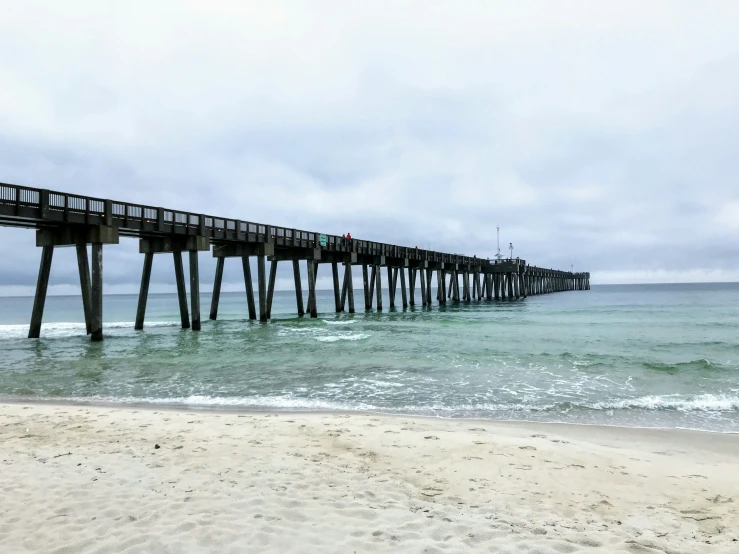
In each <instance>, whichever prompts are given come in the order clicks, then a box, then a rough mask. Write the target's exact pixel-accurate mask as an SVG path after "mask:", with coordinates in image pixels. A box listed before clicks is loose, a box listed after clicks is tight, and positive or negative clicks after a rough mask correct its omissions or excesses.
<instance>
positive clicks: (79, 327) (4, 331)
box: [0, 321, 180, 340]
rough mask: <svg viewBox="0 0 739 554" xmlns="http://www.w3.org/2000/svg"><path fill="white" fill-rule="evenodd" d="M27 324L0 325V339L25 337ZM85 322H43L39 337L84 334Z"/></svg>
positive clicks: (116, 325) (117, 324)
mask: <svg viewBox="0 0 739 554" xmlns="http://www.w3.org/2000/svg"><path fill="white" fill-rule="evenodd" d="M134 325H135V324H134V322H133V321H112V322H109V323H103V329H108V330H110V329H131V330H133V328H134ZM175 326H180V322H179V321H154V322H147V323H146V327H148V328H152V327H175ZM28 327H29V325H28V324H20V325H0V340H2V339H15V338H26V337H27V336H28ZM85 331H86V330H85V324H84V323H78V322H70V321H62V322H54V323H44V324H43V325H42V326H41V337H43V338H58V337H73V336H76V335H80V334H81V335H85Z"/></svg>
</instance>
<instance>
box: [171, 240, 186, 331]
mask: <svg viewBox="0 0 739 554" xmlns="http://www.w3.org/2000/svg"><path fill="white" fill-rule="evenodd" d="M172 257H173V259H174V277H175V282H176V283H177V300H178V301H179V304H180V322H181V323H182V328H183V329H189V328H190V314H189V313H188V310H187V290H186V288H185V272H184V270H183V269H182V251H181V250H177V251H176V252H172Z"/></svg>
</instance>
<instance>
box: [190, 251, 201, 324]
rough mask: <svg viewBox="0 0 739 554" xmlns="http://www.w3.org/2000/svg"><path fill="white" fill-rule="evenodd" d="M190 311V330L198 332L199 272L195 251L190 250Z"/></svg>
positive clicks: (196, 252)
mask: <svg viewBox="0 0 739 554" xmlns="http://www.w3.org/2000/svg"><path fill="white" fill-rule="evenodd" d="M190 309H191V310H192V330H193V331H200V271H199V269H198V251H197V250H190Z"/></svg>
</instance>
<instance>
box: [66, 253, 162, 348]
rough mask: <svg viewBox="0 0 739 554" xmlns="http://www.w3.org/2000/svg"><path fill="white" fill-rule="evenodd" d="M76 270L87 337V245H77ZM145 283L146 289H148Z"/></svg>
mask: <svg viewBox="0 0 739 554" xmlns="http://www.w3.org/2000/svg"><path fill="white" fill-rule="evenodd" d="M77 269H78V270H79V274H80V290H81V291H82V309H83V311H84V312H85V329H86V331H87V334H88V335H89V334H90V333H91V332H92V314H91V311H92V307H91V306H90V302H92V298H91V297H90V295H91V292H90V263H89V262H88V260H87V245H85V244H78V245H77ZM148 286H149V285H148V283H147V289H148Z"/></svg>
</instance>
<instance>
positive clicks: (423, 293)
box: [418, 268, 428, 307]
mask: <svg viewBox="0 0 739 554" xmlns="http://www.w3.org/2000/svg"><path fill="white" fill-rule="evenodd" d="M418 273H419V274H420V275H421V306H422V307H426V305H427V304H428V294H427V290H426V270H425V269H423V268H421V269H419V270H418Z"/></svg>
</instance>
